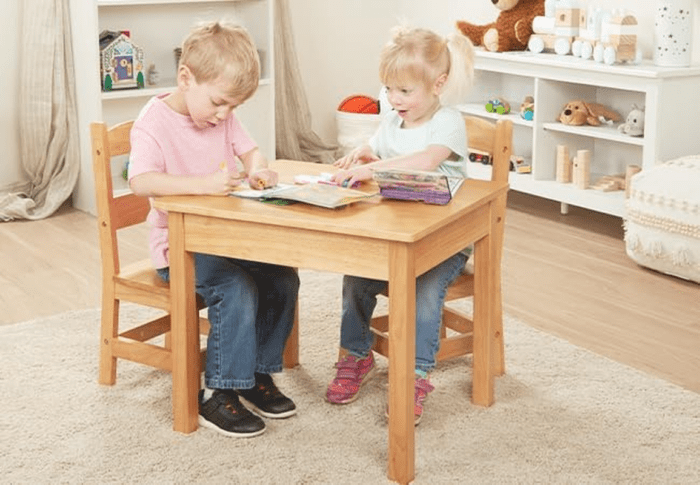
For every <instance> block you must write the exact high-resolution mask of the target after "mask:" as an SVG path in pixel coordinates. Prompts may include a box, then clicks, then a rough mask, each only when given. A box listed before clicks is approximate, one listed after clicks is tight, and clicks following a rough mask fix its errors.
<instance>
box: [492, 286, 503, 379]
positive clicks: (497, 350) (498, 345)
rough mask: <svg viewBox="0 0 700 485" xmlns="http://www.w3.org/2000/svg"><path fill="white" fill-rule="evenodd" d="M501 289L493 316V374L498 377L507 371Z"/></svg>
mask: <svg viewBox="0 0 700 485" xmlns="http://www.w3.org/2000/svg"><path fill="white" fill-rule="evenodd" d="M502 296H503V294H502V292H501V289H500V288H499V289H498V294H497V295H496V306H495V309H496V314H495V315H494V316H493V327H494V328H493V333H494V336H495V337H494V342H493V345H494V348H493V350H492V352H493V365H494V368H493V374H494V375H495V376H496V377H499V376H502V375H504V374H505V373H506V360H505V348H504V339H503V307H502V306H501V305H502V304H503V302H502V301H501V300H502Z"/></svg>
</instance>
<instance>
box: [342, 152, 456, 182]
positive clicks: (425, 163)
mask: <svg viewBox="0 0 700 485" xmlns="http://www.w3.org/2000/svg"><path fill="white" fill-rule="evenodd" d="M451 153H452V150H450V149H449V148H447V147H446V146H443V145H428V146H427V147H426V148H425V149H424V150H421V151H419V152H413V153H409V154H406V155H399V156H398V157H393V158H387V159H386V160H378V161H376V162H372V163H368V164H365V165H360V166H357V167H353V168H351V169H349V170H341V171H340V172H338V173H336V174H335V175H334V176H333V181H334V182H336V183H337V184H339V185H344V186H351V185H352V184H354V183H355V182H357V181H360V180H369V179H371V178H372V174H373V172H374V171H375V170H382V169H387V168H402V169H406V170H424V171H434V170H436V169H437V168H438V166H440V164H441V163H442V162H444V161H445V160H447V158H448V157H449V156H450V154H451Z"/></svg>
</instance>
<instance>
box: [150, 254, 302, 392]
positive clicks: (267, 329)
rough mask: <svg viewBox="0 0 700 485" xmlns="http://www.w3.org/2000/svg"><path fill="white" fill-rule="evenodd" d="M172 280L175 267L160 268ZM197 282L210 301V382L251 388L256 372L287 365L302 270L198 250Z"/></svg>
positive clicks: (209, 384) (212, 386)
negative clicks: (286, 349)
mask: <svg viewBox="0 0 700 485" xmlns="http://www.w3.org/2000/svg"><path fill="white" fill-rule="evenodd" d="M158 274H159V275H160V276H161V278H163V279H164V280H165V281H169V279H170V272H169V268H162V269H159V270H158ZM195 280H196V283H195V286H196V291H197V293H198V294H199V295H201V296H202V297H203V298H204V301H205V302H206V304H207V307H208V309H207V311H208V318H209V323H210V324H211V330H210V332H209V337H208V339H207V361H206V369H205V371H204V384H205V385H206V386H207V387H208V388H210V389H250V388H251V387H253V386H254V385H255V374H254V373H255V372H258V373H261V374H271V373H274V372H280V371H281V370H282V352H283V351H284V346H285V344H286V342H287V338H288V337H289V333H290V332H291V330H292V326H293V325H294V311H295V308H296V303H297V296H298V293H299V276H298V275H297V273H296V271H294V269H292V268H288V267H285V266H276V265H272V264H266V263H257V262H254V261H245V260H240V259H233V258H224V257H221V256H213V255H208V254H198V253H197V254H195Z"/></svg>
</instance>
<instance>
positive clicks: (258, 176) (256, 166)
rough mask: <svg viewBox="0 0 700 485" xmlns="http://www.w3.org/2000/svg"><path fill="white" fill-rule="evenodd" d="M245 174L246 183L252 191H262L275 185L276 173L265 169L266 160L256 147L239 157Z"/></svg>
mask: <svg viewBox="0 0 700 485" xmlns="http://www.w3.org/2000/svg"><path fill="white" fill-rule="evenodd" d="M239 158H240V159H241V162H243V166H244V167H245V170H246V172H248V183H249V184H250V186H251V187H252V188H254V189H264V188H265V187H274V186H275V185H277V179H278V176H277V172H275V171H274V170H270V169H269V168H268V167H267V159H266V158H265V156H264V155H263V154H262V153H260V150H259V149H258V148H257V147H256V148H253V149H252V150H250V151H248V152H246V153H244V154H243V155H240V156H239Z"/></svg>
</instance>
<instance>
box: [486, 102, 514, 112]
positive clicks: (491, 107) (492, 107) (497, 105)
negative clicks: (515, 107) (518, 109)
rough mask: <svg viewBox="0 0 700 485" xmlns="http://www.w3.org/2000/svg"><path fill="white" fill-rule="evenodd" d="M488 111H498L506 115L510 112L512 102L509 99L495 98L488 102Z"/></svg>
mask: <svg viewBox="0 0 700 485" xmlns="http://www.w3.org/2000/svg"><path fill="white" fill-rule="evenodd" d="M486 111H488V112H489V113H498V114H499V115H505V114H508V113H510V104H509V103H508V101H504V100H503V99H501V98H493V99H490V100H489V101H488V103H486Z"/></svg>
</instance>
